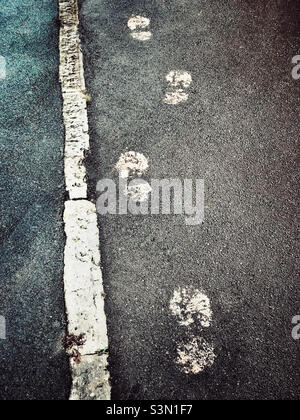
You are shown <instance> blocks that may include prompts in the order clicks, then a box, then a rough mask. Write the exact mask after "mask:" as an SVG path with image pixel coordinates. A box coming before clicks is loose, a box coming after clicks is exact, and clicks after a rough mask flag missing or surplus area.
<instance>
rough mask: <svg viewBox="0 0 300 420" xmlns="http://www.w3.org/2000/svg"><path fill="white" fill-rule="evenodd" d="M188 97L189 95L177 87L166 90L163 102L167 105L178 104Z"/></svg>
mask: <svg viewBox="0 0 300 420" xmlns="http://www.w3.org/2000/svg"><path fill="white" fill-rule="evenodd" d="M188 99H189V95H188V94H187V93H186V92H184V90H183V89H177V90H174V91H167V92H166V96H165V98H164V102H165V103H166V104H167V105H178V104H180V103H182V102H186V101H187V100H188Z"/></svg>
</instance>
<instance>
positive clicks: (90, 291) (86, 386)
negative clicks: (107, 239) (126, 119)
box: [59, 0, 110, 400]
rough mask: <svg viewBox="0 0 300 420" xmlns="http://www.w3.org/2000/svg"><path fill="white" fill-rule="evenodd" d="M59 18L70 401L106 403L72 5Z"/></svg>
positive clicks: (62, 7) (99, 288)
mask: <svg viewBox="0 0 300 420" xmlns="http://www.w3.org/2000/svg"><path fill="white" fill-rule="evenodd" d="M59 13H60V22H61V29H60V82H61V87H62V95H63V116H64V124H65V181H66V189H67V191H68V193H69V198H70V200H69V201H67V202H66V203H65V212H64V223H65V232H66V246H65V256H64V257H65V271H64V285H65V301H66V311H67V316H68V334H69V337H75V338H79V337H83V339H82V343H80V344H78V345H74V348H72V347H71V349H68V354H69V355H70V365H71V369H72V378H73V384H72V389H71V396H70V399H71V400H109V399H110V385H109V373H108V370H107V366H108V365H107V354H106V352H107V348H108V338H107V327H106V317H105V312H104V292H103V281H102V273H101V269H100V250H99V232H98V227H97V214H96V208H95V205H94V204H93V203H91V202H89V201H87V183H86V168H85V165H84V157H85V152H86V151H87V150H89V135H88V118H87V104H86V99H87V93H86V89H85V81H84V69H83V58H82V54H81V50H80V39H79V32H78V5H77V0H59ZM75 199H76V201H74V200H75ZM74 354H75V356H76V357H74Z"/></svg>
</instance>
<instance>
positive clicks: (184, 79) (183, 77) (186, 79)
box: [166, 70, 192, 89]
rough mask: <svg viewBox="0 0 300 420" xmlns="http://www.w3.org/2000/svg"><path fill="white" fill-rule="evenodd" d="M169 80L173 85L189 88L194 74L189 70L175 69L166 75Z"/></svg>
mask: <svg viewBox="0 0 300 420" xmlns="http://www.w3.org/2000/svg"><path fill="white" fill-rule="evenodd" d="M166 79H167V82H168V84H169V85H170V86H172V87H181V88H185V89H187V88H189V87H190V85H191V83H192V76H191V75H190V74H189V73H188V72H187V71H180V70H173V71H171V72H170V73H169V74H168V75H167V76H166Z"/></svg>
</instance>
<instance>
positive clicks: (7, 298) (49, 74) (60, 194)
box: [0, 0, 70, 400]
mask: <svg viewBox="0 0 300 420" xmlns="http://www.w3.org/2000/svg"><path fill="white" fill-rule="evenodd" d="M0 55H1V56H3V57H5V58H6V62H7V69H6V70H7V77H6V79H5V80H0V96H1V103H0V107H1V110H0V154H1V158H0V160H1V165H0V175H1V182H0V192H1V197H0V214H1V216H0V217H1V219H0V220H1V227H0V229H1V239H0V244H1V255H0V283H1V287H0V315H1V316H5V318H6V321H7V339H6V340H1V341H0V369H1V376H0V398H1V399H2V400H5V399H6V400H9V399H47V400H48V399H51V400H52V399H53V400H57V399H66V398H68V396H69V392H70V371H69V364H68V359H67V357H66V354H65V352H64V349H63V348H62V344H61V341H62V339H63V337H64V336H65V330H66V319H65V309H64V296H63V245H64V230H63V223H62V218H63V216H62V214H63V202H64V177H63V144H64V140H63V124H62V112H61V108H62V105H61V94H60V87H59V83H58V64H59V61H58V10H57V6H56V3H55V2H53V1H51V0H46V1H43V2H36V1H33V0H25V1H22V2H21V3H20V2H19V1H17V0H10V1H9V2H2V4H1V11H0Z"/></svg>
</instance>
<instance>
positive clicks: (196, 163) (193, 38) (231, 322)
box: [80, 0, 300, 399]
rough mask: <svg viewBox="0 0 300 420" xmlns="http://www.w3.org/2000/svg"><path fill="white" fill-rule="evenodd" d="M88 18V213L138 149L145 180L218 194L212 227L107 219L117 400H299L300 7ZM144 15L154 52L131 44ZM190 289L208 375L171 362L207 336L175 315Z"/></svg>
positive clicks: (175, 5)
mask: <svg viewBox="0 0 300 420" xmlns="http://www.w3.org/2000/svg"><path fill="white" fill-rule="evenodd" d="M80 4H81V13H80V19H81V25H82V27H81V30H82V40H83V50H84V57H85V69H86V80H87V85H88V91H89V92H90V93H91V95H92V102H91V103H90V105H89V119H90V134H91V143H92V150H91V152H90V154H89V156H88V172H89V180H90V198H92V199H95V198H96V196H95V187H96V183H97V181H99V180H100V179H102V178H114V179H116V178H117V175H116V173H115V172H114V170H113V168H114V166H115V164H116V163H117V161H118V159H119V157H120V156H121V154H122V153H124V152H125V151H126V150H133V151H136V152H140V153H143V154H144V155H145V156H147V157H148V158H149V170H148V172H147V177H146V179H150V178H157V179H163V178H191V179H196V178H200V179H201V178H204V179H205V183H206V190H205V205H206V216H205V222H204V224H203V225H201V226H195V227H188V226H186V225H185V223H184V218H183V217H182V216H176V217H175V216H140V217H137V216H106V217H101V218H100V223H101V243H102V255H103V265H104V276H105V285H106V293H107V305H106V311H107V316H108V320H109V339H110V359H109V361H110V371H111V375H112V387H113V398H115V399H117V398H120V399H152V398H154V399H160V398H167V399H170V398H171V399H177V398H178V399H208V398H210V399H217V398H218V399H220V398H221V399H229V398H230V399H231V398H234V399H298V398H299V397H300V391H299V358H298V354H299V342H296V341H293V339H292V338H291V329H292V326H291V320H292V317H293V316H294V315H296V314H297V313H298V312H299V297H300V296H299V294H300V291H299V282H298V278H297V273H296V265H295V260H296V257H297V256H299V253H298V250H297V247H296V209H297V199H298V196H297V183H298V175H297V167H296V156H297V148H296V145H297V142H298V136H299V126H298V121H299V101H298V98H299V83H298V82H296V81H295V80H293V79H292V77H291V70H292V66H291V60H292V57H293V56H295V55H297V54H299V49H300V46H299V41H298V29H299V27H298V6H299V3H298V1H283V0H282V1H281V0H279V1H276V2H259V1H257V2H253V1H250V0H249V1H240V0H229V1H227V2H221V1H216V0H203V1H199V0H173V1H170V0H161V1H151V2H149V1H140V0H133V1H120V0H101V1H100V0H82V1H81V2H80ZM133 14H135V15H142V16H146V17H147V18H150V19H151V26H150V30H151V32H152V38H151V39H148V41H146V42H140V41H139V40H138V39H134V38H133V37H131V36H130V30H129V28H128V26H127V22H128V19H129V18H130V17H131V16H132V15H133ZM148 38H149V37H148ZM177 69H178V70H185V71H188V72H189V73H190V74H191V75H192V79H193V83H192V85H191V87H190V89H189V99H188V101H187V102H185V103H183V104H180V105H179V106H170V105H167V104H165V103H164V102H163V98H164V94H165V86H166V79H165V77H166V75H167V74H168V73H169V72H170V71H171V70H177ZM188 286H192V287H194V288H195V289H197V290H200V291H202V292H203V293H205V294H206V295H207V296H209V299H210V302H211V306H212V313H213V318H212V324H211V327H210V328H207V329H205V330H204V332H201V334H202V335H203V337H204V338H205V339H206V340H207V342H210V343H213V346H214V349H215V350H214V351H215V354H216V360H215V362H214V364H213V365H212V366H211V367H210V368H207V369H206V370H205V371H204V372H202V373H200V374H196V375H191V374H187V373H185V372H184V371H183V370H182V369H180V367H179V366H178V365H177V364H176V363H175V362H176V358H177V356H178V354H177V348H178V345H180V344H182V343H183V344H184V343H188V342H189V341H190V340H191V337H197V335H198V334H199V327H198V324H196V323H194V324H191V325H189V327H188V328H187V327H186V326H182V325H180V324H179V323H178V322H177V320H176V319H175V317H174V316H173V315H172V312H171V311H170V309H169V306H170V301H171V299H172V297H173V295H174V290H177V289H178V288H179V287H182V288H186V287H188Z"/></svg>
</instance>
